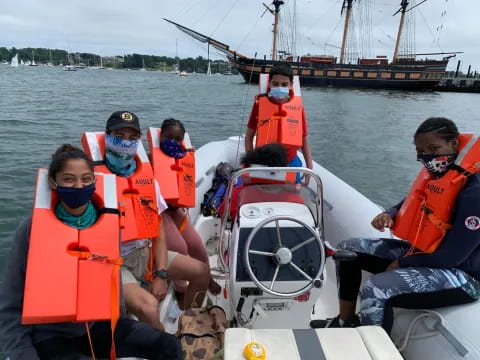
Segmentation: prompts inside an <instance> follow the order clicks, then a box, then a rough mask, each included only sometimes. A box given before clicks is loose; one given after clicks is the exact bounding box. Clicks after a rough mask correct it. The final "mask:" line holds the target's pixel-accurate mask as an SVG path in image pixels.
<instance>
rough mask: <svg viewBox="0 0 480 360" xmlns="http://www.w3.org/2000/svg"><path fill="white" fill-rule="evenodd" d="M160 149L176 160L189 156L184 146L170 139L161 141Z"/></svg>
mask: <svg viewBox="0 0 480 360" xmlns="http://www.w3.org/2000/svg"><path fill="white" fill-rule="evenodd" d="M160 149H162V151H163V153H164V154H165V155H167V156H170V157H173V158H175V159H182V158H184V157H185V155H186V154H187V152H186V151H185V149H184V148H183V146H182V144H180V143H179V142H178V141H175V140H170V139H165V140H162V141H160Z"/></svg>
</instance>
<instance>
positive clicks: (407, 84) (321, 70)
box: [230, 57, 448, 90]
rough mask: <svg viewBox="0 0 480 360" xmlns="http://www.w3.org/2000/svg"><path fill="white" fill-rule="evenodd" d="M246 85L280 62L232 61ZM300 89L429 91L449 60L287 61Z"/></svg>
mask: <svg viewBox="0 0 480 360" xmlns="http://www.w3.org/2000/svg"><path fill="white" fill-rule="evenodd" d="M230 61H231V62H232V63H233V64H234V65H235V66H236V67H237V69H238V71H239V72H240V73H241V74H242V76H243V78H244V79H245V81H246V82H249V83H258V79H259V75H260V74H261V73H268V72H269V71H270V69H271V67H272V66H274V65H277V64H282V63H285V62H282V61H271V60H258V59H251V58H239V57H236V58H231V59H230ZM289 64H290V66H291V67H292V70H293V73H294V75H299V77H300V83H301V84H302V86H320V87H321V86H332V87H361V88H376V89H404V90H429V89H433V88H435V87H436V86H437V85H438V83H439V81H440V80H441V79H442V78H443V76H444V74H445V69H446V67H447V64H448V60H425V61H411V62H405V63H402V64H389V65H357V64H348V65H347V64H316V63H296V62H289Z"/></svg>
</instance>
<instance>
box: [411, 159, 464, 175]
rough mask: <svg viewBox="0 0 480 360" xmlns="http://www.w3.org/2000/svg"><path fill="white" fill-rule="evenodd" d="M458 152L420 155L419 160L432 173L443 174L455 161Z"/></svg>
mask: <svg viewBox="0 0 480 360" xmlns="http://www.w3.org/2000/svg"><path fill="white" fill-rule="evenodd" d="M456 157H457V154H455V153H452V154H445V155H435V154H427V155H418V156H417V161H420V162H421V163H422V164H423V166H425V168H426V169H427V171H428V172H429V173H430V174H432V175H437V176H438V175H443V174H445V173H446V172H447V171H448V169H449V168H450V167H451V166H452V165H453V164H454V163H455V159H456Z"/></svg>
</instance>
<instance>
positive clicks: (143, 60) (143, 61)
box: [140, 58, 147, 71]
mask: <svg viewBox="0 0 480 360" xmlns="http://www.w3.org/2000/svg"><path fill="white" fill-rule="evenodd" d="M140 71H147V69H146V68H145V59H144V58H142V68H141V69H140Z"/></svg>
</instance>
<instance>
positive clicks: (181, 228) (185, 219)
mask: <svg viewBox="0 0 480 360" xmlns="http://www.w3.org/2000/svg"><path fill="white" fill-rule="evenodd" d="M187 224H188V213H186V214H185V216H184V217H183V219H182V222H181V223H180V225H178V231H179V232H180V233H183V231H184V230H185V228H186V227H187Z"/></svg>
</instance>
